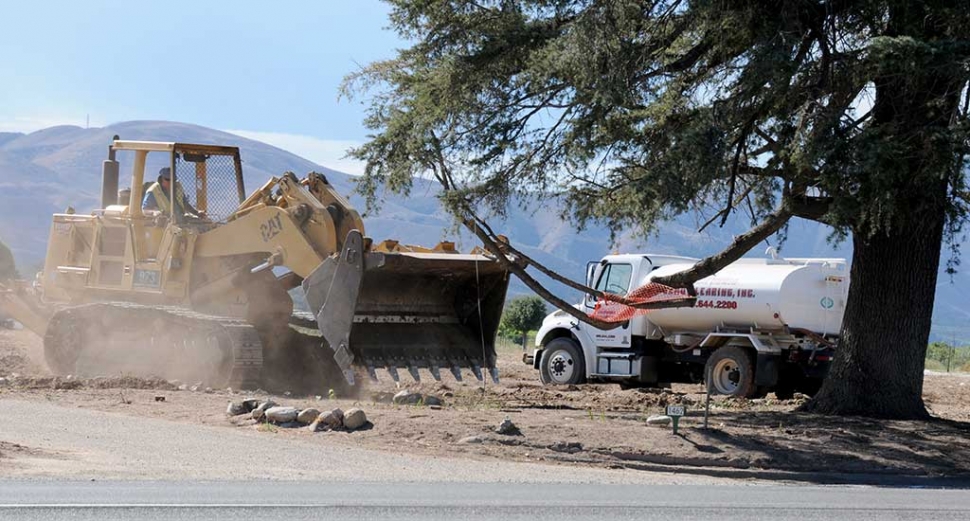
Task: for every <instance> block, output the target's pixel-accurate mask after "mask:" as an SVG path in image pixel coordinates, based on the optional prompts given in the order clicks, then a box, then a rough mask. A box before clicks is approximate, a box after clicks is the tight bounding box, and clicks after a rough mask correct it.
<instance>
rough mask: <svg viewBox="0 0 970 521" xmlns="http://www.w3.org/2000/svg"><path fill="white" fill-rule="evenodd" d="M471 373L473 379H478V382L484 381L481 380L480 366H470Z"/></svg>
mask: <svg viewBox="0 0 970 521" xmlns="http://www.w3.org/2000/svg"><path fill="white" fill-rule="evenodd" d="M472 372H473V373H475V378H476V379H478V381H479V382H484V381H485V379H484V378H482V366H480V365H478V364H472Z"/></svg>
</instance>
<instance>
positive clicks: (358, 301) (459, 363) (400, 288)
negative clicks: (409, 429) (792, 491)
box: [303, 230, 509, 383]
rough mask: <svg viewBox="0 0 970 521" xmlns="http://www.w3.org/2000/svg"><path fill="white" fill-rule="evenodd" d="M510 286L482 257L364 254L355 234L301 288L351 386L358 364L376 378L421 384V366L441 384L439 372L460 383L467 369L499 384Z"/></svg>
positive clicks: (494, 265)
mask: <svg viewBox="0 0 970 521" xmlns="http://www.w3.org/2000/svg"><path fill="white" fill-rule="evenodd" d="M508 282H509V278H508V272H507V271H506V270H505V269H504V268H503V267H502V266H501V265H500V264H499V263H498V262H496V261H495V260H493V259H490V258H488V257H485V256H483V255H464V254H455V253H410V252H409V253H378V252H365V251H364V248H363V238H362V237H361V235H360V232H358V231H356V230H353V231H351V232H350V233H349V234H348V235H347V240H346V241H345V242H344V248H343V251H341V253H340V255H339V256H336V255H335V256H332V257H330V258H328V259H326V260H325V261H324V262H323V263H321V264H320V266H318V267H317V268H316V269H315V270H314V271H313V273H311V274H310V276H308V277H307V278H306V279H305V280H304V281H303V290H304V293H305V294H306V298H307V302H308V303H309V304H310V309H311V310H312V311H313V314H314V316H315V317H316V320H317V325H318V327H319V328H320V332H321V333H322V334H323V337H324V339H325V340H326V342H327V344H328V345H329V347H330V348H331V349H333V351H334V359H335V361H336V362H337V364H338V365H339V366H340V368H341V370H342V371H343V373H344V376H345V378H347V380H348V382H351V383H352V382H353V378H354V376H353V375H354V372H353V367H354V366H356V367H362V368H365V369H366V370H367V372H368V374H369V375H370V376H371V378H372V379H376V368H380V367H383V368H385V369H387V371H388V372H389V373H390V375H391V377H392V378H393V379H394V380H395V381H397V380H398V371H397V370H398V369H406V370H407V371H408V372H409V373H410V374H411V376H412V377H413V378H414V379H415V380H419V379H420V375H419V372H418V370H419V369H420V368H424V369H426V370H428V371H429V372H430V373H431V375H432V376H433V377H434V378H435V379H436V380H437V379H439V378H440V376H439V375H440V371H441V370H442V369H444V370H447V371H450V372H451V373H452V374H453V375H454V376H455V378H456V379H458V380H460V379H461V370H462V369H470V370H471V371H472V372H473V373H474V374H475V377H476V378H478V379H479V380H481V379H482V378H483V377H482V371H483V370H485V371H488V372H489V374H490V376H491V377H492V379H493V380H495V381H497V380H498V371H497V370H496V368H495V335H496V332H497V331H498V323H499V320H500V318H501V315H502V306H503V304H504V302H505V292H506V289H507V288H508Z"/></svg>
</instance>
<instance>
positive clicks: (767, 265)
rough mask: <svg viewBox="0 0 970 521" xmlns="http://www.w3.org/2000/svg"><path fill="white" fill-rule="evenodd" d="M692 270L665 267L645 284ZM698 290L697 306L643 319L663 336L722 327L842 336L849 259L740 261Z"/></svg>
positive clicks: (704, 281)
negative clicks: (786, 330) (798, 330)
mask: <svg viewBox="0 0 970 521" xmlns="http://www.w3.org/2000/svg"><path fill="white" fill-rule="evenodd" d="M690 267H691V264H686V263H685V264H668V265H665V266H661V267H659V268H657V269H655V270H653V271H652V272H651V273H650V274H649V275H648V277H647V280H644V281H642V283H645V282H647V281H648V280H649V279H653V278H656V277H662V276H665V275H671V274H673V273H677V272H679V271H683V270H686V269H688V268H690ZM694 287H695V288H696V289H697V303H696V305H695V307H693V308H671V309H660V310H655V311H650V312H649V313H647V314H646V317H645V318H646V319H647V320H648V321H649V322H650V323H652V324H653V325H655V326H658V327H659V328H661V330H662V331H663V334H664V335H665V336H669V335H671V334H675V333H706V332H710V331H714V330H715V329H717V328H719V327H721V328H724V327H729V328H743V329H747V328H749V327H755V328H758V329H779V328H781V327H782V326H788V327H789V328H801V329H807V330H809V331H812V332H815V333H819V334H822V335H838V334H839V328H840V326H841V324H842V315H843V314H844V313H845V301H846V297H847V295H848V290H849V273H848V265H847V263H846V261H845V259H742V260H739V261H737V262H735V263H733V264H731V265H729V266H728V267H726V268H724V269H723V270H721V271H719V272H718V273H716V274H715V275H713V276H710V277H707V278H704V279H701V280H699V281H697V283H695V284H694Z"/></svg>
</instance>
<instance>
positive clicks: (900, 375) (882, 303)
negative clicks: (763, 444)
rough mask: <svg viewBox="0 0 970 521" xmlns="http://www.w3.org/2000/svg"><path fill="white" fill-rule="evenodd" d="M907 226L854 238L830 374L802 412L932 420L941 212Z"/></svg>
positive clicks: (942, 217)
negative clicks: (930, 354)
mask: <svg viewBox="0 0 970 521" xmlns="http://www.w3.org/2000/svg"><path fill="white" fill-rule="evenodd" d="M924 217H925V220H922V221H919V222H914V223H913V224H912V225H911V226H910V227H908V228H907V229H901V230H895V231H894V232H892V233H888V234H885V233H879V234H876V235H875V236H873V237H869V238H866V237H865V236H862V235H859V234H856V235H854V237H853V249H852V251H853V253H852V270H851V279H852V282H851V285H850V286H849V297H848V302H847V304H846V312H845V318H844V319H843V321H842V331H841V335H840V339H839V344H838V347H837V351H836V354H835V359H834V361H833V363H832V366H831V368H830V369H829V374H828V377H827V378H826V379H825V381H824V382H823V384H822V388H821V389H820V390H819V392H818V394H816V395H815V397H814V398H813V399H812V400H810V401H809V402H807V403H806V404H805V405H804V406H803V407H802V410H804V411H808V412H817V413H824V414H839V415H861V416H870V417H877V418H893V419H923V418H928V417H929V414H928V413H927V412H926V407H925V406H924V405H923V366H924V359H925V357H926V346H927V342H928V340H929V332H930V324H931V318H932V316H933V300H934V295H935V292H936V279H937V273H938V269H939V261H940V249H941V246H942V238H943V222H944V216H943V213H942V212H938V213H937V214H934V215H925V216H924Z"/></svg>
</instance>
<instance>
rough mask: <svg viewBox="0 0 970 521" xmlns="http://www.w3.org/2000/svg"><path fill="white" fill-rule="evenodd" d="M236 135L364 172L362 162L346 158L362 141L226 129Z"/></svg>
mask: <svg viewBox="0 0 970 521" xmlns="http://www.w3.org/2000/svg"><path fill="white" fill-rule="evenodd" d="M226 132H230V133H232V134H236V135H237V136H242V137H244V138H248V139H254V140H256V141H262V142H263V143H268V144H270V145H273V146H274V147H279V148H282V149H283V150H286V151H288V152H292V153H294V154H296V155H298V156H301V157H303V158H306V159H309V160H310V161H313V162H314V163H317V164H319V165H322V166H325V167H327V168H332V169H334V170H339V171H341V172H345V173H348V174H353V175H361V174H363V173H364V163H363V162H362V161H357V160H355V159H350V158H346V157H344V156H346V155H347V150H349V149H350V148H352V147H356V146H360V145H361V144H362V143H360V142H357V141H350V140H339V139H320V138H316V137H313V136H304V135H300V134H285V133H282V132H259V131H254V130H226Z"/></svg>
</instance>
